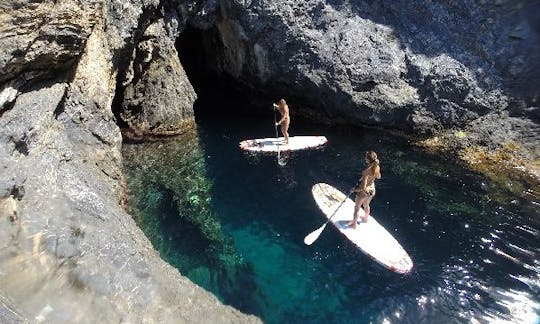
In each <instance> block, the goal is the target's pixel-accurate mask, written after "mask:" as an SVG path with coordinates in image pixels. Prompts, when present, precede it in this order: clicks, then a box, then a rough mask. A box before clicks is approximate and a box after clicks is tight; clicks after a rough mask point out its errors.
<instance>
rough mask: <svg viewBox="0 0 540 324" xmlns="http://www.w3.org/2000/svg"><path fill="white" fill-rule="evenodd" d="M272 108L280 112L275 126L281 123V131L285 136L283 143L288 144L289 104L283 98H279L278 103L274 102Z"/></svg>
mask: <svg viewBox="0 0 540 324" xmlns="http://www.w3.org/2000/svg"><path fill="white" fill-rule="evenodd" d="M274 108H275V109H277V110H278V111H279V113H280V114H281V119H280V120H279V121H278V122H277V123H276V126H278V125H281V133H283V136H284V137H285V144H289V125H290V124H291V117H290V116H289V106H287V103H286V102H285V99H281V100H280V101H279V102H278V104H274Z"/></svg>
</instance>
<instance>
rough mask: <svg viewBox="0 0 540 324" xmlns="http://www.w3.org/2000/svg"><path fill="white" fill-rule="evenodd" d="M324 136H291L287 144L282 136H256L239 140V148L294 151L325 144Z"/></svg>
mask: <svg viewBox="0 0 540 324" xmlns="http://www.w3.org/2000/svg"><path fill="white" fill-rule="evenodd" d="M326 142H328V140H327V139H326V137H324V136H292V137H289V144H285V138H283V137H278V138H275V137H271V138H258V139H251V140H245V141H242V142H240V148H241V149H242V150H245V151H252V152H277V151H296V150H304V149H309V148H314V147H318V146H321V145H324V144H326Z"/></svg>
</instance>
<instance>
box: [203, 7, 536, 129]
mask: <svg viewBox="0 0 540 324" xmlns="http://www.w3.org/2000/svg"><path fill="white" fill-rule="evenodd" d="M221 5H222V6H221V11H220V14H221V16H222V19H221V20H220V21H218V23H217V28H216V33H217V34H218V38H219V39H220V41H221V51H217V54H216V53H211V54H210V56H211V57H210V58H209V59H208V61H209V62H215V64H214V69H216V70H217V71H220V72H222V73H226V74H228V75H231V76H233V77H234V78H236V79H238V80H241V81H242V83H244V84H249V85H251V86H252V87H253V88H261V87H264V88H266V89H271V90H273V91H275V92H276V93H279V94H280V95H282V96H286V97H289V98H293V99H294V100H295V101H296V102H297V106H306V105H307V106H311V107H312V108H313V109H314V110H316V111H317V113H321V112H322V113H323V114H324V115H325V116H326V118H330V119H334V120H337V119H347V120H349V121H350V122H351V121H352V122H353V123H354V122H356V123H358V122H360V123H368V124H375V125H383V126H392V127H399V128H406V129H413V130H415V131H417V132H421V133H423V132H428V133H429V132H435V131H437V130H440V129H443V128H449V127H453V126H460V125H464V124H465V123H468V122H470V121H472V120H474V119H476V118H478V117H479V116H482V115H485V114H487V113H491V112H498V111H501V110H505V109H508V108H509V105H512V109H513V110H514V112H516V111H520V112H521V113H522V114H524V113H525V108H526V107H527V104H529V105H530V104H532V103H534V102H537V101H538V96H539V93H538V88H539V87H538V86H539V85H540V79H539V77H538V72H540V66H539V63H538V62H539V61H540V54H539V53H540V39H539V32H538V24H539V20H540V18H538V17H532V16H530V15H529V16H527V13H528V12H529V11H531V10H534V9H536V10H537V9H538V5H537V4H535V2H533V1H521V2H518V3H516V2H504V1H501V2H498V3H496V4H492V3H491V2H477V1H467V0H463V1H458V2H452V3H444V4H443V3H441V4H438V3H437V4H436V3H432V2H431V1H425V2H424V1H420V2H418V1H415V2H409V1H398V2H396V1H378V2H370V1H326V2H325V1H317V0H312V1H287V0H278V1H272V2H271V3H265V4H262V3H258V2H253V1H247V2H246V1H222V2H221ZM535 28H536V29H535ZM516 33H517V34H516ZM214 55H217V56H218V58H217V59H216V58H213V57H212V56H214ZM516 80H527V81H521V82H519V84H517V86H516ZM531 83H532V84H534V85H533V86H531ZM516 106H517V107H518V108H516Z"/></svg>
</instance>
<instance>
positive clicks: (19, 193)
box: [9, 186, 24, 200]
mask: <svg viewBox="0 0 540 324" xmlns="http://www.w3.org/2000/svg"><path fill="white" fill-rule="evenodd" d="M9 194H10V195H11V196H13V197H14V198H16V199H17V200H22V199H23V197H24V187H23V186H13V188H11V191H10V193H9Z"/></svg>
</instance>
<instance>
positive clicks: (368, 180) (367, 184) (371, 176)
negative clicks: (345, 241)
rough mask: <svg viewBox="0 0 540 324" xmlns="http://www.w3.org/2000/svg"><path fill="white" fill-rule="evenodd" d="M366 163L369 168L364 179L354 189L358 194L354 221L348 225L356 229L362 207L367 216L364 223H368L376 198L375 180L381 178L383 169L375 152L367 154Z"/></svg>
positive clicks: (355, 201) (364, 173)
mask: <svg viewBox="0 0 540 324" xmlns="http://www.w3.org/2000/svg"><path fill="white" fill-rule="evenodd" d="M365 161H366V164H367V167H366V168H365V169H364V171H362V178H360V181H359V182H358V184H357V185H356V187H355V188H354V189H353V191H354V192H356V199H355V200H354V215H353V220H352V221H350V222H348V223H347V226H350V227H352V228H356V222H357V220H358V217H359V215H358V211H359V210H360V207H362V209H363V210H364V212H365V215H364V217H363V219H362V221H363V222H367V221H368V216H369V213H370V211H371V210H370V207H369V203H370V202H371V199H373V197H374V196H375V179H380V178H381V168H380V167H379V159H378V158H377V153H375V152H374V151H367V152H366V154H365Z"/></svg>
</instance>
